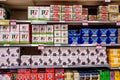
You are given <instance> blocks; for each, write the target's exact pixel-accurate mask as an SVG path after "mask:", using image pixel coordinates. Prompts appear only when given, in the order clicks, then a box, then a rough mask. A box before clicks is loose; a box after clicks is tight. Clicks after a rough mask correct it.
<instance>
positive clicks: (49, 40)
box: [46, 34, 54, 44]
mask: <svg viewBox="0 0 120 80" xmlns="http://www.w3.org/2000/svg"><path fill="white" fill-rule="evenodd" d="M46 37H47V38H46V44H54V37H53V34H48V35H47V36H46Z"/></svg>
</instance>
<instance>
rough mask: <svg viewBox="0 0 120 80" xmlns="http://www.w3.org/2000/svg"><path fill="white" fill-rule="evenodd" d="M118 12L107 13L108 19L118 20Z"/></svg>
mask: <svg viewBox="0 0 120 80" xmlns="http://www.w3.org/2000/svg"><path fill="white" fill-rule="evenodd" d="M118 17H119V13H109V20H111V21H118Z"/></svg>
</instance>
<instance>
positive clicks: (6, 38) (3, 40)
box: [0, 32, 10, 44]
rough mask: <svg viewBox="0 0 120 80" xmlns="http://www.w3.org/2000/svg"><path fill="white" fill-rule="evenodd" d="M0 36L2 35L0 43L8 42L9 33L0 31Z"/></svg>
mask: <svg viewBox="0 0 120 80" xmlns="http://www.w3.org/2000/svg"><path fill="white" fill-rule="evenodd" d="M1 36H2V39H1V42H0V43H4V44H6V43H9V40H10V33H9V32H2V33H1Z"/></svg>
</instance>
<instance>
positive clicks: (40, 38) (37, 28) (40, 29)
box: [32, 25, 53, 44]
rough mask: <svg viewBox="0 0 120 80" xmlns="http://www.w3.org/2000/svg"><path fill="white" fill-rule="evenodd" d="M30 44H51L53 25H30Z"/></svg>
mask: <svg viewBox="0 0 120 80" xmlns="http://www.w3.org/2000/svg"><path fill="white" fill-rule="evenodd" d="M32 43H33V44H37V43H42V44H53V25H32Z"/></svg>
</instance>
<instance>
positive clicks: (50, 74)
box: [46, 73, 55, 80]
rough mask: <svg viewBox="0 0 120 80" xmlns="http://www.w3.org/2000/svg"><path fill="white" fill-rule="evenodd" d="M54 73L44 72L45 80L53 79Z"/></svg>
mask: <svg viewBox="0 0 120 80" xmlns="http://www.w3.org/2000/svg"><path fill="white" fill-rule="evenodd" d="M54 75H55V74H54V73H46V80H54V79H55V76H54Z"/></svg>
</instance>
